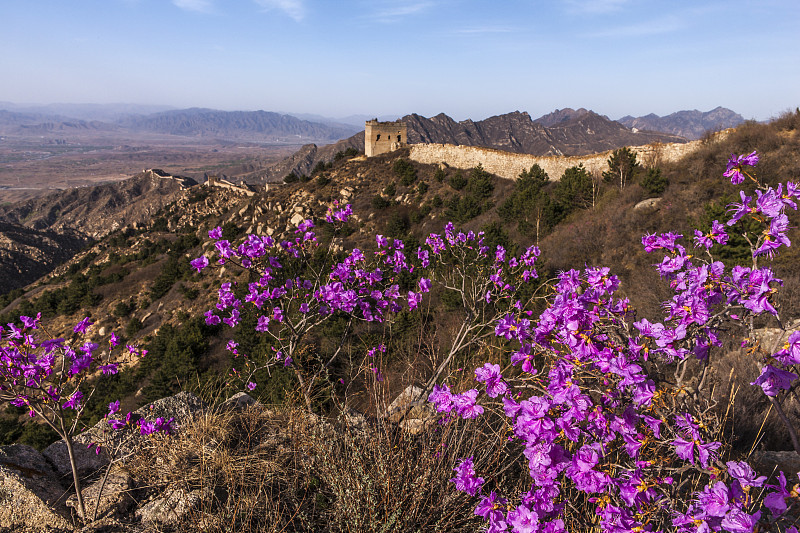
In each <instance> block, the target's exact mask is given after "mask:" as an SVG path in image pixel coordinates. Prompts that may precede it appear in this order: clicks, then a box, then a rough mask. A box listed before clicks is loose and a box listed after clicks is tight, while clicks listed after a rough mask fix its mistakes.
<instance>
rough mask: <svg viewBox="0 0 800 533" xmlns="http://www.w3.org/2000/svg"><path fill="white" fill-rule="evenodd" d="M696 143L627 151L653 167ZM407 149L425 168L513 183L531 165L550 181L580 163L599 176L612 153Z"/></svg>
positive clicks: (437, 147)
mask: <svg viewBox="0 0 800 533" xmlns="http://www.w3.org/2000/svg"><path fill="white" fill-rule="evenodd" d="M700 142H701V141H692V142H689V143H669V144H660V143H657V144H648V145H645V146H632V147H630V149H631V150H632V151H633V152H634V153H635V154H636V158H637V160H638V161H639V162H640V163H644V164H646V165H648V166H657V165H658V164H659V163H661V162H671V161H677V160H678V159H680V158H682V157H684V156H685V155H687V154H689V153H691V152H693V151H694V150H696V149H697V148H698V147H699V146H700ZM410 149H411V153H410V156H409V157H410V159H411V160H412V161H416V162H417V163H424V164H429V165H430V164H441V163H444V164H446V165H448V166H450V167H454V168H460V169H464V170H467V169H470V168H473V167H476V166H478V164H481V165H483V168H484V170H486V171H487V172H491V173H492V174H496V175H498V176H500V177H501V178H506V179H510V180H516V179H517V178H518V177H519V175H520V173H521V172H522V171H523V170H527V169H529V168H531V167H532V166H533V165H534V164H536V165H539V166H540V167H542V168H543V169H544V170H545V172H547V175H548V176H550V179H551V180H558V179H560V178H561V175H562V174H564V171H565V170H567V169H568V168H570V167H574V166H577V165H579V164H581V163H583V166H584V167H585V168H586V169H587V170H588V171H589V172H590V173H598V174H599V173H602V172H604V171H606V170H608V159H609V157H611V153H612V152H613V150H609V151H607V152H602V153H599V154H591V155H582V156H570V157H564V156H547V157H545V156H535V155H529V154H515V153H512V152H503V151H501V150H494V149H492V148H480V147H477V146H463V145H458V146H456V145H453V144H412V145H410Z"/></svg>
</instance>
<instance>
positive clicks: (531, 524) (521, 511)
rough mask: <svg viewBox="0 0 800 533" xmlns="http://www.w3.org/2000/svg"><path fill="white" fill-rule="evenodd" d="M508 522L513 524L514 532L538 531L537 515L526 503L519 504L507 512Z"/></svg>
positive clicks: (534, 532) (532, 532) (529, 532)
mask: <svg viewBox="0 0 800 533" xmlns="http://www.w3.org/2000/svg"><path fill="white" fill-rule="evenodd" d="M508 523H509V524H511V525H512V526H514V533H536V532H538V531H539V516H538V515H537V514H536V513H534V512H533V511H531V510H530V509H529V508H528V506H527V505H525V504H520V505H519V506H517V508H516V509H514V510H513V511H511V512H509V513H508Z"/></svg>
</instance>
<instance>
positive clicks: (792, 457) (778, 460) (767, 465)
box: [748, 451, 800, 479]
mask: <svg viewBox="0 0 800 533" xmlns="http://www.w3.org/2000/svg"><path fill="white" fill-rule="evenodd" d="M748 462H749V463H750V464H751V466H752V467H753V468H754V469H755V470H756V471H757V472H758V473H759V474H762V475H765V476H770V475H772V474H773V473H774V474H777V473H778V472H783V473H784V474H786V478H787V479H788V478H794V475H795V474H797V473H798V472H800V455H797V453H796V452H794V451H782V452H776V451H755V452H753V454H752V455H751V456H750V458H749V459H748Z"/></svg>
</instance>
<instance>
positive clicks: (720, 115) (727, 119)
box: [617, 106, 745, 140]
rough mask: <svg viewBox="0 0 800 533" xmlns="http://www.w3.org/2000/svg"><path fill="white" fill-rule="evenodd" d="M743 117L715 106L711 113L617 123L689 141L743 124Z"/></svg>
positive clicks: (629, 118) (651, 116) (682, 113)
mask: <svg viewBox="0 0 800 533" xmlns="http://www.w3.org/2000/svg"><path fill="white" fill-rule="evenodd" d="M744 121H745V120H744V117H742V115H740V114H739V113H736V112H734V111H732V110H730V109H728V108H725V107H722V106H717V107H715V108H714V109H712V110H711V111H705V112H703V111H698V110H697V109H692V110H691V111H687V110H684V111H676V112H675V113H671V114H669V115H665V116H663V117H660V116H658V115H656V114H655V113H650V114H648V115H644V116H641V117H633V116H631V115H626V116H624V117H622V118H620V119H618V121H617V122H619V123H621V124H624V125H625V126H627V127H629V128H636V129H639V130H649V131H663V132H666V133H672V134H675V135H680V136H681V137H686V138H687V139H690V140H695V139H699V138H701V137H702V136H703V135H705V134H706V133H707V132H709V131H719V130H723V129H727V128H733V127H736V126H738V125H739V124H741V123H743V122H744Z"/></svg>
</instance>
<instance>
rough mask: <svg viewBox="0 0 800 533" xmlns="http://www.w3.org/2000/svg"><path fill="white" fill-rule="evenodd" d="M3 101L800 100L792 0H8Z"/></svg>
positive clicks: (0, 71) (745, 109)
mask: <svg viewBox="0 0 800 533" xmlns="http://www.w3.org/2000/svg"><path fill="white" fill-rule="evenodd" d="M0 20H2V21H3V31H2V32H0V49H2V51H3V52H2V54H0V101H10V102H14V103H18V104H47V103H135V104H152V105H155V104H158V105H169V106H174V107H178V108H185V107H208V108H214V109H223V110H257V109H263V110H265V111H278V112H292V113H313V114H319V115H323V116H326V117H345V116H348V115H354V114H364V115H370V116H393V115H396V116H398V117H399V116H402V115H405V114H408V113H419V114H421V115H423V116H428V117H429V116H433V115H435V114H438V113H446V114H448V115H450V116H451V117H453V118H455V119H457V120H464V119H467V118H471V119H474V120H480V119H483V118H486V117H489V116H492V115H497V114H502V113H507V112H510V111H517V110H518V111H527V112H529V113H530V114H531V116H533V117H534V118H535V117H538V116H540V115H543V114H546V113H549V112H551V111H553V110H555V109H562V108H565V107H572V108H579V107H585V108H588V109H592V110H594V111H596V112H598V113H601V114H604V115H607V116H609V117H610V118H612V119H616V118H620V117H622V116H623V115H629V114H630V115H634V116H639V115H644V114H648V113H655V114H657V115H666V114H669V113H673V112H675V111H679V110H684V109H698V110H701V111H708V110H710V109H713V108H715V107H717V106H723V107H727V108H730V109H733V110H734V111H736V112H738V113H740V114H742V115H743V116H744V117H745V118H747V119H756V120H766V119H769V118H770V117H774V116H777V115H778V114H780V113H781V112H783V111H786V110H788V109H794V108H795V107H797V106H800V29H798V28H800V1H798V0H758V1H743V0H725V1H707V2H706V1H702V0H691V1H683V0H675V1H666V0H665V1H655V0H652V1H651V0H551V1H544V0H492V1H479V0H405V1H400V0H69V1H64V0H2V1H0Z"/></svg>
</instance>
